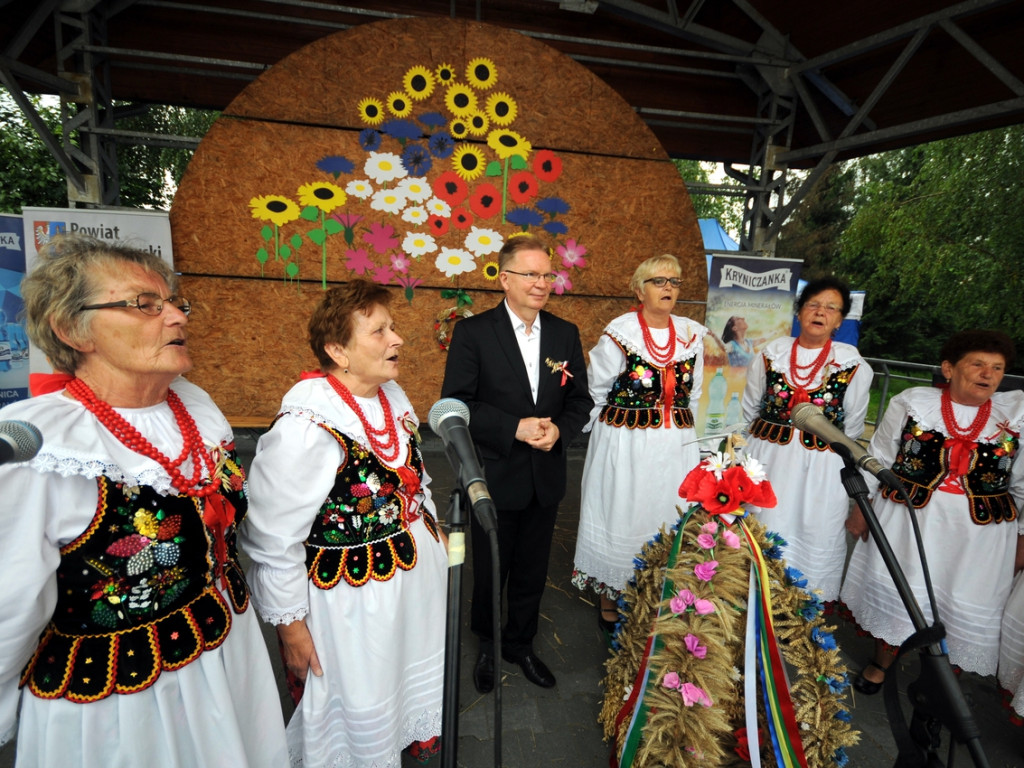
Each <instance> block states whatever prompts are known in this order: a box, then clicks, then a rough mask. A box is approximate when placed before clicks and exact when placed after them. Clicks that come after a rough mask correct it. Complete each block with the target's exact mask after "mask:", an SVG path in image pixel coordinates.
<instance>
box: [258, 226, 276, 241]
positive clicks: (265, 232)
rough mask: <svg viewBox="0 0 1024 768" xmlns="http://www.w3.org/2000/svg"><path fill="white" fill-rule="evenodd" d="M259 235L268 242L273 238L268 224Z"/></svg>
mask: <svg viewBox="0 0 1024 768" xmlns="http://www.w3.org/2000/svg"><path fill="white" fill-rule="evenodd" d="M260 234H261V235H263V239H264V240H269V239H270V238H272V237H273V236H274V228H273V227H272V226H270V225H269V224H264V225H263V229H261V230H260Z"/></svg>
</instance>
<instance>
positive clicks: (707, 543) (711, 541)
mask: <svg viewBox="0 0 1024 768" xmlns="http://www.w3.org/2000/svg"><path fill="white" fill-rule="evenodd" d="M697 546H698V547H700V548H701V549H714V548H715V537H714V536H712V535H711V534H710V533H702V534H701V535H700V536H698V537H697Z"/></svg>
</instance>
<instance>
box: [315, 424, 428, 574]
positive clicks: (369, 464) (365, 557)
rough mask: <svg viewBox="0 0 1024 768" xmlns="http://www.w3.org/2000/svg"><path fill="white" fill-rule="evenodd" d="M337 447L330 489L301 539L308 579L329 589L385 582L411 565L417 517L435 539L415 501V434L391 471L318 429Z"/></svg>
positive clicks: (418, 472)
mask: <svg viewBox="0 0 1024 768" xmlns="http://www.w3.org/2000/svg"><path fill="white" fill-rule="evenodd" d="M320 426H321V427H323V429H325V430H327V432H329V433H330V434H331V435H332V436H333V437H334V439H335V440H337V441H338V444H339V445H340V446H341V454H342V458H341V464H340V466H339V467H338V473H337V477H336V479H335V482H334V487H333V488H332V489H331V492H330V494H329V495H328V497H327V499H326V500H325V501H324V503H323V505H322V506H321V507H320V511H319V512H318V513H317V516H316V519H315V520H314V521H313V526H312V528H311V529H310V532H309V537H308V538H307V539H306V568H307V574H308V576H309V579H310V580H311V581H312V582H313V584H314V585H316V586H317V587H318V588H320V589H331V588H332V587H334V586H336V585H337V584H338V583H339V582H340V581H341V580H342V579H344V580H345V581H346V582H348V583H349V584H351V585H352V586H353V587H359V586H362V585H363V584H366V583H367V582H368V581H369V580H370V579H373V580H375V581H387V580H388V579H390V578H392V577H393V576H394V575H395V574H396V573H397V572H398V570H403V571H409V570H412V569H413V567H415V565H416V542H415V539H414V538H413V536H412V534H411V533H410V532H409V525H410V524H411V523H412V522H413V521H414V520H416V519H417V518H419V517H420V516H421V515H422V516H423V518H424V522H425V523H426V525H427V530H428V531H430V534H431V535H432V536H433V537H434V538H435V539H438V532H437V525H436V523H435V521H434V519H433V517H431V515H430V514H429V513H428V512H426V511H425V510H420V509H419V507H418V504H417V502H416V499H415V496H416V494H417V493H419V490H420V483H421V482H422V479H423V457H422V455H421V454H420V449H419V445H418V443H417V441H416V437H415V435H413V436H410V440H409V453H408V457H407V458H406V462H405V464H404V465H403V466H400V467H398V468H397V469H394V468H392V467H389V466H388V465H387V464H385V463H384V462H382V461H381V460H380V459H379V458H377V456H376V455H375V454H374V453H372V452H371V451H369V450H367V449H366V448H365V447H364V446H362V445H361V444H359V443H357V442H356V441H355V440H352V439H351V438H349V437H348V436H346V435H344V434H342V433H341V432H338V431H337V430H334V429H331V428H330V427H327V426H326V425H323V424H321V425H320Z"/></svg>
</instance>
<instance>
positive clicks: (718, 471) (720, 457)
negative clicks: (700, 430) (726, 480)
mask: <svg viewBox="0 0 1024 768" xmlns="http://www.w3.org/2000/svg"><path fill="white" fill-rule="evenodd" d="M729 462H730V459H729V456H728V454H725V453H722V452H721V451H716V452H715V453H712V454H711V455H710V456H708V457H707V458H706V459H704V469H706V470H707V471H708V472H714V473H715V477H716V478H718V479H719V480H721V479H722V472H723V471H724V470H725V469H727V468H728V467H729Z"/></svg>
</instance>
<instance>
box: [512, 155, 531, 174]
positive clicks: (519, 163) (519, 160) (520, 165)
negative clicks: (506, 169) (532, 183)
mask: <svg viewBox="0 0 1024 768" xmlns="http://www.w3.org/2000/svg"><path fill="white" fill-rule="evenodd" d="M528 167H529V166H527V164H526V160H524V159H523V157H522V156H521V155H512V170H514V171H522V170H525V169H526V168H528Z"/></svg>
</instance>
